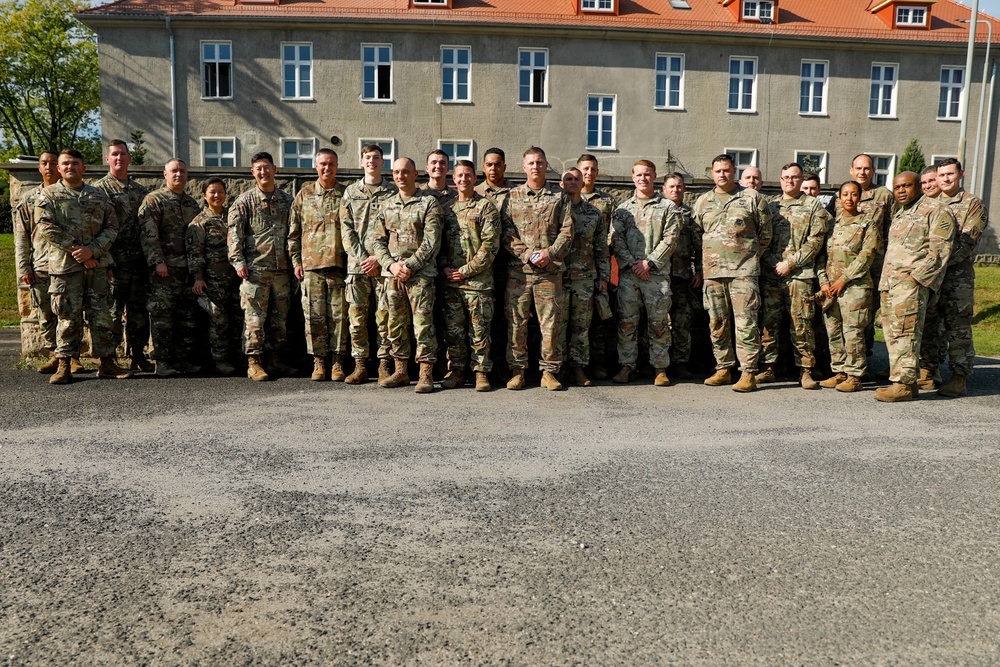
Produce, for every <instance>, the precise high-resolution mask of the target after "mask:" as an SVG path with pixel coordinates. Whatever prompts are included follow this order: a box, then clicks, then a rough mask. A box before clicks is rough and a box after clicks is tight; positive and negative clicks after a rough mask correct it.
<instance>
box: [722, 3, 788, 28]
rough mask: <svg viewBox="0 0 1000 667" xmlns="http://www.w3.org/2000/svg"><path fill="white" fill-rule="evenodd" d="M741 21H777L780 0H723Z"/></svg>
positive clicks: (725, 5)
mask: <svg viewBox="0 0 1000 667" xmlns="http://www.w3.org/2000/svg"><path fill="white" fill-rule="evenodd" d="M722 6H723V7H729V11H731V12H732V13H733V18H735V19H736V20H737V21H738V22H740V23H777V22H778V0H723V2H722Z"/></svg>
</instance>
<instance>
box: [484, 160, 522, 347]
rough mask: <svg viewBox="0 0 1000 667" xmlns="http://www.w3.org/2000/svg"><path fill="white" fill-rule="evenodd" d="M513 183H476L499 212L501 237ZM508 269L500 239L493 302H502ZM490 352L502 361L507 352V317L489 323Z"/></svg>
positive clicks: (507, 181) (505, 181) (495, 318)
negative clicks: (493, 184) (494, 184)
mask: <svg viewBox="0 0 1000 667" xmlns="http://www.w3.org/2000/svg"><path fill="white" fill-rule="evenodd" d="M512 187H514V186H513V184H512V183H511V182H510V181H509V180H506V179H504V184H503V185H501V186H492V185H490V184H489V183H488V182H486V181H485V180H484V181H482V182H481V183H477V184H476V188H475V190H476V194H479V195H482V196H483V197H486V198H487V199H489V200H490V201H492V202H493V205H494V206H496V209H497V212H498V213H499V214H500V221H501V223H500V226H501V237H502V234H503V232H502V229H503V222H502V221H503V216H504V214H505V213H506V211H507V201H508V200H509V198H510V190H511V188H512ZM509 270H510V255H509V254H508V253H507V251H506V250H505V249H504V247H503V242H502V240H501V242H500V247H499V249H498V250H497V256H496V258H495V259H494V260H493V304H494V309H495V308H496V304H502V303H504V293H505V292H506V290H507V275H508V272H509ZM490 354H491V355H492V356H493V358H494V361H500V362H501V363H502V362H503V361H504V359H505V357H506V354H507V319H506V318H504V317H494V318H493V321H492V323H491V324H490Z"/></svg>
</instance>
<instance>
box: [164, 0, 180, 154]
mask: <svg viewBox="0 0 1000 667" xmlns="http://www.w3.org/2000/svg"><path fill="white" fill-rule="evenodd" d="M164 18H165V19H166V27H167V32H168V33H169V34H170V129H171V131H172V132H173V143H172V146H173V153H172V155H173V156H174V157H178V156H179V155H180V151H179V150H178V145H177V55H176V53H175V52H174V31H173V29H172V28H171V27H170V17H169V16H167V17H164Z"/></svg>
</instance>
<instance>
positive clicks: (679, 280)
mask: <svg viewBox="0 0 1000 667" xmlns="http://www.w3.org/2000/svg"><path fill="white" fill-rule="evenodd" d="M678 208H680V210H681V233H680V235H679V236H678V237H677V247H676V248H675V249H674V254H673V257H671V260H670V360H671V362H673V363H674V364H686V363H687V362H688V361H690V360H691V327H692V326H694V312H695V311H696V310H698V309H699V308H700V307H701V306H700V305H699V303H700V301H699V297H698V295H697V294H696V293H695V291H694V288H692V287H691V281H692V280H694V275H695V273H696V272H698V273H700V272H701V237H700V236H699V235H697V234H696V233H695V230H694V221H693V220H692V219H691V209H690V208H689V207H687V206H679V207H678Z"/></svg>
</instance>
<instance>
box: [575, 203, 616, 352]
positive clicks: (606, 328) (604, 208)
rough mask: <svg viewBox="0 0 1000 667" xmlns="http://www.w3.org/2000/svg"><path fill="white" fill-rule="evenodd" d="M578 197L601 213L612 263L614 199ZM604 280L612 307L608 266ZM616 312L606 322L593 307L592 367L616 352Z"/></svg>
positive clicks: (612, 288) (613, 291)
mask: <svg viewBox="0 0 1000 667" xmlns="http://www.w3.org/2000/svg"><path fill="white" fill-rule="evenodd" d="M580 196H581V197H583V200H584V201H585V202H587V203H588V204H590V205H591V206H593V207H594V208H596V209H597V210H598V211H600V212H601V216H602V217H603V218H604V226H605V228H606V229H607V230H608V256H609V257H611V258H612V261H614V258H613V254H612V252H611V237H612V236H613V235H614V229H613V227H612V225H611V215H612V214H613V213H614V212H615V208H616V207H617V206H618V204H617V203H616V202H615V198H614V197H612V196H611V195H610V194H608V193H607V192H604V191H603V190H597V189H595V190H593V191H592V192H581V193H580ZM606 280H607V281H608V301H609V303H610V304H611V305H612V307H613V306H614V304H616V302H617V299H613V298H611V295H612V294H613V293H616V292H617V287H616V286H614V285H612V284H611V266H610V264H609V266H608V274H607V278H606ZM616 310H617V309H616V308H614V307H613V309H612V313H613V314H612V317H611V318H610V319H608V320H602V319H601V317H600V315H599V314H598V313H597V308H596V305H595V308H594V315H593V316H592V318H591V324H590V360H591V363H592V364H594V366H597V367H603V366H604V365H605V364H606V363H607V362H608V361H609V357H614V356H615V354H616V352H617V350H616V345H617V342H618V341H617V340H616V338H617V334H616V332H617V331H618V313H617V312H615V311H616ZM612 362H613V360H612Z"/></svg>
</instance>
